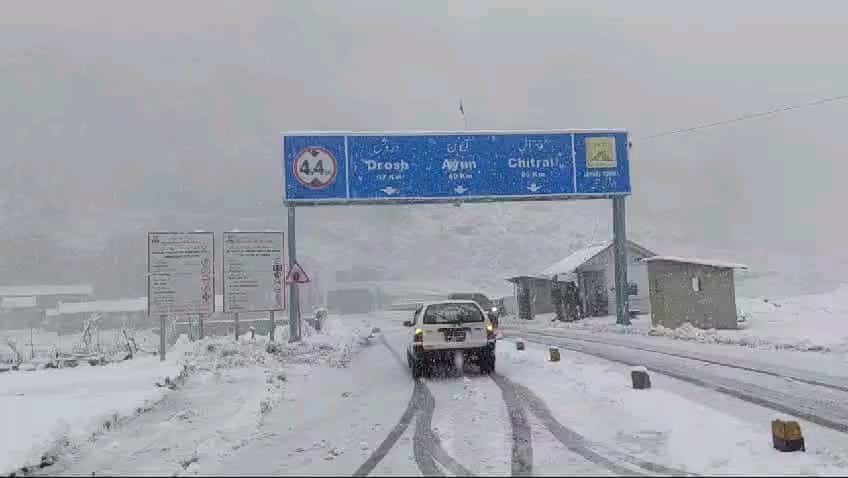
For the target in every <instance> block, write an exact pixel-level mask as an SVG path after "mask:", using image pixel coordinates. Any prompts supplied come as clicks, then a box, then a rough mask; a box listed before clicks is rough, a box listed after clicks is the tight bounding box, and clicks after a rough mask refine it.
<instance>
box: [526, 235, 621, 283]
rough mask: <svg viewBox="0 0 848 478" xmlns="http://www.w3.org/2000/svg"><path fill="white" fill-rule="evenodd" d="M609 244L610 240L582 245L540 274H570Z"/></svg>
mask: <svg viewBox="0 0 848 478" xmlns="http://www.w3.org/2000/svg"><path fill="white" fill-rule="evenodd" d="M611 245H612V242H610V241H604V242H601V243H598V244H592V245H590V246H587V247H584V248H583V249H578V250H576V251H574V252H572V253H571V254H569V255H568V256H566V257H565V258H564V259H562V260H560V261H559V262H557V263H556V264H554V265H552V266H550V267H548V268H547V269H545V270H543V271H542V275H543V276H545V277H553V276H554V275H560V276H562V275H564V276H568V275H572V274H574V271H575V270H576V269H577V268H578V267H580V266H582V265H583V264H585V263H586V262H588V261H589V260H590V259H591V258H593V257H595V256H597V255H598V254H600V253H601V252H603V251H604V250H606V248H608V247H609V246H611Z"/></svg>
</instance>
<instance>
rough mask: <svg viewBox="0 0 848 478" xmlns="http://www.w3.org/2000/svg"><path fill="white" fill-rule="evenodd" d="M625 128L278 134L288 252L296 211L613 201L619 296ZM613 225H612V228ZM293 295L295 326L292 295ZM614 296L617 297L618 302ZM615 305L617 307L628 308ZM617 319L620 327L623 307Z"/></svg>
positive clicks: (626, 184)
mask: <svg viewBox="0 0 848 478" xmlns="http://www.w3.org/2000/svg"><path fill="white" fill-rule="evenodd" d="M628 147H629V141H628V135H627V132H626V131H624V130H558V131H474V132H406V133H404V132H399V133H387V132H376V133H346V132H340V133H325V132H318V133H313V132H305V133H286V134H284V135H283V169H284V171H283V176H284V178H283V181H284V188H283V202H284V203H285V205H286V206H287V207H288V211H289V257H290V261H291V263H294V262H295V259H296V256H295V254H294V252H295V251H294V249H295V247H294V240H295V230H294V209H295V207H296V206H314V205H333V204H340V205H351V204H410V203H441V202H452V203H455V202H488V201H544V200H566V199H601V198H606V199H613V210H614V216H615V218H617V220H616V221H614V223H615V224H614V226H615V227H614V229H615V231H616V233H615V237H614V240H615V243H616V251H617V252H620V253H619V254H617V255H616V262H622V265H621V266H616V271H618V272H617V273H616V284H618V285H619V287H617V290H621V289H622V287H621V284H624V285H625V288H626V284H627V281H626V265H624V264H623V261H622V260H621V259H622V255H621V254H623V252H621V251H624V237H625V233H624V228H625V223H624V197H625V196H628V195H630V193H631V187H630V162H629V149H628ZM616 225H617V226H616ZM291 287H292V289H291V290H292V310H291V312H290V313H291V314H293V315H292V322H291V323H292V327H294V323H295V321H294V317H295V315H297V314H295V303H296V300H297V298H296V295H295V294H296V290H297V289H296V288H295V286H294V285H292V286H291ZM618 293H619V292H617V294H618ZM626 300H627V299H626V294H625V295H624V300H622V301H620V302H619V304H620V305H621V307H623V306H624V305H625V302H626ZM621 307H619V308H618V310H617V312H618V313H619V320H620V321H626V320H627V319H626V317H625V314H624V313H623V312H622V311H623V310H625V309H621Z"/></svg>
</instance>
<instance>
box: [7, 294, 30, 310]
mask: <svg viewBox="0 0 848 478" xmlns="http://www.w3.org/2000/svg"><path fill="white" fill-rule="evenodd" d="M36 303H37V302H36V300H35V297H33V296H29V297H0V309H28V308H30V307H35V306H36Z"/></svg>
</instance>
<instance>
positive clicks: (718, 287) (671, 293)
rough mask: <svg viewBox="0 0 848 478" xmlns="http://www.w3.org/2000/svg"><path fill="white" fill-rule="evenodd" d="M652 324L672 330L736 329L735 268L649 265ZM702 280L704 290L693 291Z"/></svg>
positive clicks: (676, 264) (668, 263)
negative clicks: (696, 281)
mask: <svg viewBox="0 0 848 478" xmlns="http://www.w3.org/2000/svg"><path fill="white" fill-rule="evenodd" d="M648 278H649V281H650V300H651V322H652V323H653V325H655V326H656V325H662V326H663V327H668V328H677V327H680V326H681V325H683V324H685V323H690V324H692V325H693V326H695V327H697V328H700V329H735V328H736V293H735V285H734V282H733V269H727V268H718V267H712V266H704V265H699V264H686V263H680V262H671V261H651V262H649V263H648ZM693 278H698V279H699V281H700V290H699V291H696V290H694V288H693V284H692V280H693Z"/></svg>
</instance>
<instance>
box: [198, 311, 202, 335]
mask: <svg viewBox="0 0 848 478" xmlns="http://www.w3.org/2000/svg"><path fill="white" fill-rule="evenodd" d="M198 322H200V324H199V326H200V340H203V314H200V315H199V316H198Z"/></svg>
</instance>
